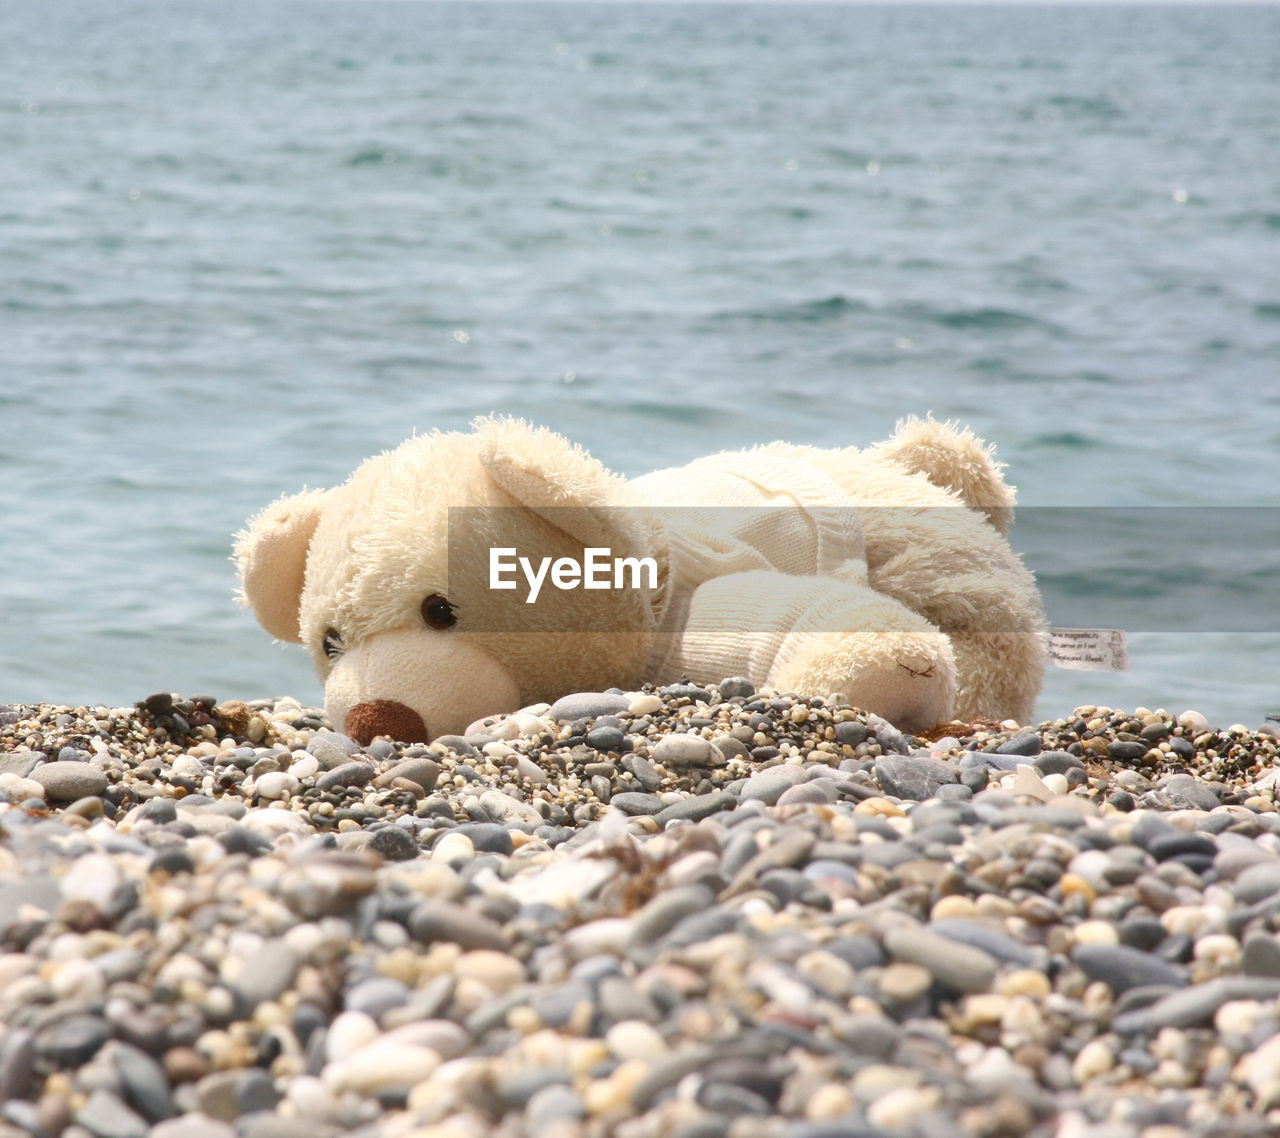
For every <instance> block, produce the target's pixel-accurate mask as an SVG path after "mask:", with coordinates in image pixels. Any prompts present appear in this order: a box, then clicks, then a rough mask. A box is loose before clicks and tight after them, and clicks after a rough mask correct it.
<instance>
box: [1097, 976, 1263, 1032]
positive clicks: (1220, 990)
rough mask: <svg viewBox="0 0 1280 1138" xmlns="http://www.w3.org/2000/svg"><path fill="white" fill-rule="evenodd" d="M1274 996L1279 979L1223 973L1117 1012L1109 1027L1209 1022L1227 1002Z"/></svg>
mask: <svg viewBox="0 0 1280 1138" xmlns="http://www.w3.org/2000/svg"><path fill="white" fill-rule="evenodd" d="M1276 996H1280V979H1275V978H1273V977H1263V976H1224V977H1221V978H1219V979H1217V980H1210V981H1208V982H1207V983H1204V984H1195V985H1193V986H1192V987H1190V988H1181V989H1179V990H1176V991H1173V992H1170V993H1169V995H1167V996H1165V997H1163V998H1162V999H1160V1000H1157V1001H1156V1002H1155V1003H1153V1004H1152V1005H1151V1006H1150V1007H1147V1008H1142V1009H1139V1010H1137V1011H1133V1012H1124V1013H1122V1014H1120V1015H1117V1016H1116V1017H1115V1018H1114V1019H1113V1020H1112V1024H1111V1026H1112V1028H1113V1029H1114V1030H1115V1031H1117V1032H1119V1033H1120V1034H1122V1035H1130V1034H1133V1033H1135V1032H1139V1031H1159V1030H1160V1029H1161V1028H1163V1027H1197V1026H1200V1025H1202V1024H1207V1023H1210V1022H1212V1020H1213V1017H1214V1014H1215V1013H1216V1012H1217V1010H1218V1009H1219V1008H1220V1007H1222V1005H1223V1004H1225V1003H1228V1002H1229V1001H1232V1000H1274V999H1275V998H1276Z"/></svg>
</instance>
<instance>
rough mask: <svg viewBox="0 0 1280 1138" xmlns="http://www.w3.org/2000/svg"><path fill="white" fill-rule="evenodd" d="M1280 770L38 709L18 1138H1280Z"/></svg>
mask: <svg viewBox="0 0 1280 1138" xmlns="http://www.w3.org/2000/svg"><path fill="white" fill-rule="evenodd" d="M1278 735H1280V728H1277V725H1276V724H1275V723H1274V722H1266V723H1263V724H1261V725H1255V726H1252V727H1246V726H1244V725H1239V724H1237V725H1229V726H1219V725H1215V724H1210V723H1209V722H1207V721H1206V720H1205V718H1204V717H1203V716H1202V715H1200V714H1198V713H1197V712H1195V711H1192V710H1182V711H1175V712H1170V711H1166V710H1165V709H1163V708H1158V709H1147V708H1134V709H1133V710H1132V711H1120V710H1112V709H1109V708H1103V707H1088V706H1086V707H1079V708H1075V709H1074V710H1072V711H1070V712H1069V713H1068V714H1064V715H1063V717H1062V718H1059V719H1055V720H1053V721H1049V722H1044V723H1040V724H1038V725H1026V724H1016V723H1012V722H1004V723H994V722H990V723H970V724H962V723H953V724H944V725H939V726H938V727H937V728H935V729H934V730H932V731H930V732H929V733H928V737H914V736H910V735H906V734H903V733H902V732H900V731H898V730H897V729H896V728H895V727H894V726H893V725H892V724H890V723H888V722H886V721H884V720H882V719H878V718H877V717H875V716H871V715H867V714H865V713H863V712H862V711H860V710H858V709H855V708H850V707H848V706H846V705H844V703H843V701H842V700H841V699H840V698H839V697H838V696H826V697H817V696H814V697H803V696H796V695H790V694H785V693H775V692H771V691H756V690H754V689H753V688H752V686H751V685H750V684H749V683H748V682H747V681H745V680H742V679H739V678H730V679H726V680H724V681H723V682H722V683H720V684H719V685H712V686H707V687H698V686H694V685H689V684H680V685H674V686H670V687H663V688H645V689H643V690H639V691H628V692H623V691H616V690H615V691H609V692H586V693H579V694H576V695H570V696H566V697H564V698H563V699H561V700H559V701H557V702H556V703H555V704H554V705H550V706H548V705H546V704H542V705H538V706H534V707H530V708H526V709H524V710H522V711H519V712H516V713H514V714H512V715H509V716H505V717H501V718H495V719H492V720H484V721H481V722H479V723H477V724H474V725H473V726H472V727H471V728H470V729H469V730H468V732H467V734H466V735H465V736H449V737H444V738H441V739H438V740H436V741H435V742H433V743H431V744H430V745H421V744H419V745H412V746H406V745H404V744H400V743H395V742H392V741H390V740H385V739H378V740H375V741H374V742H372V743H371V744H369V745H368V746H367V747H363V748H362V747H361V746H360V745H359V744H357V743H355V742H354V741H352V740H351V739H348V738H347V737H345V736H343V735H341V734H338V733H335V732H334V731H332V730H331V728H330V726H329V724H328V723H327V721H326V720H325V719H324V716H323V713H322V712H321V711H320V710H318V709H314V708H308V707H304V706H302V705H300V704H299V703H298V702H296V701H294V700H291V699H277V700H261V701H254V702H242V701H238V700H226V701H219V700H217V699H215V698H213V697H211V696H200V695H194V696H187V697H183V696H181V695H177V694H170V693H157V694H155V695H152V696H149V697H147V698H146V699H144V700H140V701H139V702H138V704H137V705H136V706H133V707H124V708H105V707H93V708H86V707H79V708H73V707H55V706H49V705H38V706H31V705H12V706H0V1104H2V1105H0V1138H18V1136H27V1138H237V1136H239V1138H329V1136H336V1135H356V1136H358V1138H486V1136H489V1135H497V1136H502V1138H524V1136H529V1138H533V1136H537V1138H544V1136H545V1138H604V1136H615V1135H616V1136H617V1138H717V1136H721V1135H726V1136H730V1138H894V1136H909V1138H951V1136H955V1138H962V1136H965V1138H967V1136H974V1138H1022V1136H1031V1138H1086V1136H1088V1138H1250V1136H1254V1135H1257V1136H1263V1135H1274V1134H1277V1133H1280V935H1278V934H1277V930H1278V929H1280V814H1278V813H1277V810H1276V801H1275V800H1276V784H1277V781H1280V738H1278Z"/></svg>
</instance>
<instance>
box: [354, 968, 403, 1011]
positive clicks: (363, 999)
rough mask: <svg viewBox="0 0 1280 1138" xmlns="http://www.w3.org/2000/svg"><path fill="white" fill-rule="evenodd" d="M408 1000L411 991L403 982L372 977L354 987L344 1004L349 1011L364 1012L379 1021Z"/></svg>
mask: <svg viewBox="0 0 1280 1138" xmlns="http://www.w3.org/2000/svg"><path fill="white" fill-rule="evenodd" d="M408 998H409V989H408V988H407V987H406V986H405V985H404V984H403V983H402V982H401V981H399V980H395V979H392V978H391V977H390V976H370V977H369V979H367V980H361V981H360V983H358V984H356V985H355V986H354V987H352V988H351V989H350V990H349V991H348V992H347V994H346V998H345V999H344V1001H343V1003H344V1004H345V1006H346V1008H347V1010H348V1011H355V1012H364V1014H365V1015H367V1016H369V1017H370V1018H372V1019H375V1020H378V1019H381V1018H382V1017H383V1015H385V1014H386V1013H387V1012H389V1011H390V1010H391V1009H392V1008H396V1007H399V1006H400V1005H401V1004H403V1003H404V1002H405V1001H406V1000H407V999H408Z"/></svg>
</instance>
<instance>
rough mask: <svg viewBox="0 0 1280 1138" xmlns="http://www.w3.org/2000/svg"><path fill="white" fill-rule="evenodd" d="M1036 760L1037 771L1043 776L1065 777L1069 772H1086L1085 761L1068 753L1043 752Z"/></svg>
mask: <svg viewBox="0 0 1280 1138" xmlns="http://www.w3.org/2000/svg"><path fill="white" fill-rule="evenodd" d="M1035 758H1036V762H1035V766H1036V769H1037V770H1038V771H1039V772H1040V773H1041V774H1061V775H1065V774H1067V773H1068V772H1069V771H1073V770H1084V760H1083V759H1079V758H1077V757H1076V756H1075V755H1073V754H1070V753H1069V752H1067V751H1042V752H1040V753H1039V754H1038V755H1036V757H1035Z"/></svg>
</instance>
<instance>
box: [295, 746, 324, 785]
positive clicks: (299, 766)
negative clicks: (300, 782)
mask: <svg viewBox="0 0 1280 1138" xmlns="http://www.w3.org/2000/svg"><path fill="white" fill-rule="evenodd" d="M289 773H290V774H291V775H293V777H294V778H297V779H308V778H315V776H316V775H317V774H319V773H320V760H319V759H317V758H316V757H315V755H308V754H306V753H305V752H304V753H303V755H302V758H300V759H294V760H293V762H291V763H290V764H289Z"/></svg>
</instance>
